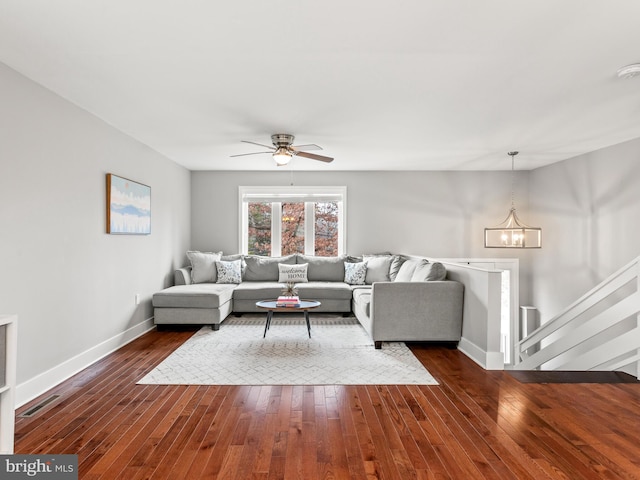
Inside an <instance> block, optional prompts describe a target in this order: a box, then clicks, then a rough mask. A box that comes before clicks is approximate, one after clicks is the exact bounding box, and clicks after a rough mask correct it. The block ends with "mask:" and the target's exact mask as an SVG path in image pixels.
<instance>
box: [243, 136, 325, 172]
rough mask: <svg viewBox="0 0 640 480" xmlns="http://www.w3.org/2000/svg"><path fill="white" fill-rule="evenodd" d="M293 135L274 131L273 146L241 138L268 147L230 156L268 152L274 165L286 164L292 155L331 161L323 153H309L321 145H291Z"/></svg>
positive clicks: (245, 141) (246, 141)
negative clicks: (266, 149)
mask: <svg viewBox="0 0 640 480" xmlns="http://www.w3.org/2000/svg"><path fill="white" fill-rule="evenodd" d="M294 139H295V137H294V136H293V135H290V134H288V133H274V134H273V135H271V142H272V143H273V146H272V147H271V146H269V145H264V144H262V143H257V142H250V141H249V140H242V142H244V143H250V144H252V145H258V146H259V147H265V148H268V149H269V151H266V152H252V153H240V154H238V155H231V156H232V157H244V156H247V155H261V154H265V153H270V154H271V155H272V156H273V160H274V161H275V162H276V165H278V166H279V167H282V166H284V165H287V164H288V163H289V162H290V161H291V159H292V158H293V157H294V156H298V157H304V158H310V159H311V160H318V161H320V162H325V163H329V162H333V158H331V157H326V156H324V155H318V154H315V153H309V150H322V148H321V147H319V146H318V145H315V144H313V143H312V144H309V145H293V141H294Z"/></svg>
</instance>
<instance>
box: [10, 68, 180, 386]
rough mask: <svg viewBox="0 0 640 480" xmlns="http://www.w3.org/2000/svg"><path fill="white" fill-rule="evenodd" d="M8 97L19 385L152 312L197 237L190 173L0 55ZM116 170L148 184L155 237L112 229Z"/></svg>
mask: <svg viewBox="0 0 640 480" xmlns="http://www.w3.org/2000/svg"><path fill="white" fill-rule="evenodd" d="M0 105H2V108H0V168H1V171H0V226H1V227H0V239H1V240H0V241H1V248H0V267H1V272H2V275H0V312H2V313H16V314H18V315H19V330H18V335H19V343H18V383H19V384H20V383H22V382H25V381H28V380H30V379H32V378H33V377H35V376H37V375H39V374H42V373H43V372H45V371H47V370H48V369H50V368H53V367H55V366H57V365H60V364H61V363H63V362H65V361H69V360H70V359H72V358H74V357H75V356H76V355H79V354H81V353H82V352H85V351H87V350H88V349H91V348H93V347H95V346H96V345H98V344H100V343H102V342H104V341H106V340H107V339H110V338H112V337H114V336H117V335H119V334H121V333H122V332H124V331H125V330H126V329H128V328H130V327H132V326H134V325H137V324H140V323H142V322H144V321H145V320H148V319H149V318H150V317H151V316H152V315H153V313H152V309H151V304H150V298H151V295H152V293H153V292H154V291H157V290H159V289H161V288H163V287H164V286H165V285H168V283H169V280H170V273H171V271H172V269H173V268H174V267H175V266H176V265H177V264H181V263H182V262H183V259H184V252H185V250H186V249H187V248H188V247H189V243H190V216H189V212H190V205H189V197H190V181H191V180H190V175H189V172H188V171H187V170H186V169H184V168H182V167H178V166H177V165H176V164H175V163H173V162H171V161H169V160H168V159H166V158H165V157H163V156H161V155H159V154H158V153H156V152H154V151H152V150H150V149H149V148H148V147H146V146H144V145H142V144H140V143H139V142H137V141H134V140H133V139H131V138H130V137H128V136H126V135H124V134H122V133H120V132H118V131H116V130H114V129H113V128H112V127H110V126H109V125H107V124H106V123H104V122H103V121H101V120H99V119H98V118H96V117H94V116H92V115H90V114H89V113H87V112H86V111H84V110H81V109H79V108H77V107H75V106H74V105H72V104H71V103H69V102H67V101H66V100H64V99H62V98H60V97H58V96H56V95H54V94H52V93H51V92H50V91H48V90H46V89H44V88H42V87H40V86H38V85H36V84H35V83H33V82H31V81H30V80H28V79H26V78H25V77H23V76H21V75H19V74H17V73H16V72H14V71H13V70H11V69H9V68H8V67H6V66H4V65H2V64H0ZM108 172H110V173H115V174H117V175H120V176H124V177H127V178H130V179H133V180H136V181H138V182H141V183H144V184H147V185H149V186H151V189H152V190H151V201H152V220H151V221H152V226H151V228H152V233H151V235H149V236H115V235H107V234H105V222H106V220H105V216H106V213H105V212H106V207H105V174H106V173H108ZM135 293H139V294H140V295H141V299H142V302H141V304H140V305H138V306H136V305H135V302H134V295H135Z"/></svg>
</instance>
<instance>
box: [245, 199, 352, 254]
mask: <svg viewBox="0 0 640 480" xmlns="http://www.w3.org/2000/svg"><path fill="white" fill-rule="evenodd" d="M250 202H256V203H257V202H263V203H268V202H271V256H272V257H279V256H281V252H282V244H281V241H282V230H281V225H282V203H284V202H304V203H305V222H304V226H305V231H304V235H305V237H304V239H305V243H304V249H305V253H304V254H305V255H315V208H314V204H315V203H319V202H320V203H322V202H336V203H338V255H343V254H344V253H345V252H346V245H347V235H346V224H345V217H346V210H347V187H346V186H274V187H267V186H240V187H238V204H239V209H240V212H239V218H240V239H239V247H240V249H239V250H240V253H242V254H244V255H247V253H248V251H249V203H250ZM309 219H312V220H311V221H309Z"/></svg>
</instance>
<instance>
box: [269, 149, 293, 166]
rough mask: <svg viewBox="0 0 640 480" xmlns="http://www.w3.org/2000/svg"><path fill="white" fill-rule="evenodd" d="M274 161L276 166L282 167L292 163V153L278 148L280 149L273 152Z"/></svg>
mask: <svg viewBox="0 0 640 480" xmlns="http://www.w3.org/2000/svg"><path fill="white" fill-rule="evenodd" d="M273 160H274V161H275V162H276V165H278V166H279V167H282V166H284V165H287V164H288V163H289V162H290V161H291V153H289V151H288V150H287V149H286V148H285V147H278V149H277V150H276V151H275V152H273Z"/></svg>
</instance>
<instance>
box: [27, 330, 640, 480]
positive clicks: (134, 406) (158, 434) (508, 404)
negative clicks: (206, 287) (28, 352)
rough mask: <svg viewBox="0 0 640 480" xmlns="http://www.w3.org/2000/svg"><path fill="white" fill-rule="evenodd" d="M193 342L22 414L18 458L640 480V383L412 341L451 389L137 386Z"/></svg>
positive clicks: (77, 384)
mask: <svg viewBox="0 0 640 480" xmlns="http://www.w3.org/2000/svg"><path fill="white" fill-rule="evenodd" d="M191 334H192V332H189V331H165V332H155V331H154V332H150V333H148V334H146V335H144V336H143V337H141V338H139V339H137V340H136V341H134V342H132V343H131V344H129V345H127V346H125V347H124V348H122V349H120V350H119V351H117V352H116V353H114V354H112V355H110V356H108V357H107V358H105V359H104V360H102V361H100V362H98V363H96V364H95V365H93V366H92V367H90V368H88V369H86V370H84V371H83V372H81V373H79V374H78V375H76V376H74V377H73V378H71V379H69V380H68V381H66V382H64V383H63V384H61V385H59V386H58V387H56V388H54V389H53V390H51V391H49V392H47V394H45V395H43V396H42V397H41V398H39V399H36V400H35V401H34V402H31V403H30V404H28V405H25V406H24V407H22V408H21V409H20V410H19V411H18V412H17V413H18V415H20V414H21V413H23V412H25V411H27V410H29V409H30V407H32V406H34V405H36V404H37V403H38V402H40V401H42V400H43V399H45V398H48V397H49V396H50V395H54V394H55V395H60V398H59V399H57V400H56V401H54V402H52V403H50V404H49V405H47V406H46V407H44V408H42V409H41V410H39V411H38V412H36V414H35V415H33V416H32V417H29V418H22V417H18V419H17V424H16V453H75V454H78V455H79V469H80V478H81V479H92V480H94V479H107V480H113V479H127V480H136V479H145V478H153V479H200V478H207V479H214V478H218V479H238V480H246V479H265V480H266V479H279V478H280V479H297V478H299V479H305V480H312V479H374V478H380V479H397V480H406V479H412V478H415V479H446V478H452V479H474V478H496V479H535V480H538V479H544V478H551V479H583V478H584V479H599V478H607V479H638V478H640V428H639V427H640V385H639V384H629V383H616V384H536V383H520V382H519V381H518V380H517V379H515V378H514V377H513V376H511V375H509V374H508V373H505V372H487V371H484V370H482V369H481V368H480V367H478V366H477V365H476V364H475V363H473V362H472V361H471V360H469V359H468V358H467V357H465V356H464V355H463V354H461V353H459V352H458V351H456V350H451V349H448V348H445V347H437V346H427V345H412V346H411V348H412V350H413V351H414V353H415V354H416V356H417V357H418V358H419V359H420V361H422V362H423V363H424V364H425V366H426V367H427V368H428V369H429V371H430V372H431V373H432V374H433V375H434V376H435V377H436V379H437V380H438V381H439V382H440V385H439V386H411V385H386V386H337V385H331V386H311V387H308V386H307V387H303V386H293V387H292V386H153V385H136V381H137V380H138V379H140V378H141V377H142V376H143V375H144V374H145V373H146V372H148V371H149V370H150V369H152V368H153V367H154V366H155V365H156V364H157V363H159V362H160V361H161V360H162V359H163V358H164V357H165V356H167V355H168V354H169V353H171V351H173V350H174V349H175V348H177V346H178V345H180V344H181V343H182V342H184V341H185V340H186V339H187V338H188V337H189V336H190V335H191Z"/></svg>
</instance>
